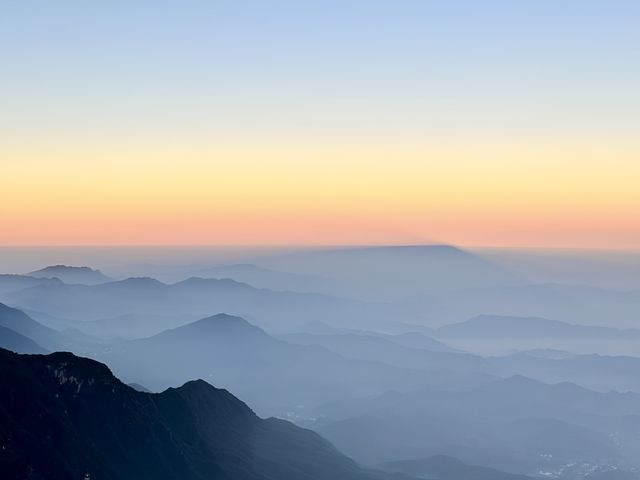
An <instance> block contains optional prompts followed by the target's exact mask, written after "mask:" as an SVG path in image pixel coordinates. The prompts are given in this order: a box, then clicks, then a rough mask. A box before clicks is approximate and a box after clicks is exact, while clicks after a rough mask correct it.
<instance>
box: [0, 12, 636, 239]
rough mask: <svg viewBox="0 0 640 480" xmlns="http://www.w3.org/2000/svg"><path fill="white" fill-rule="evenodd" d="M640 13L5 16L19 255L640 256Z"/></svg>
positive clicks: (7, 180) (0, 227) (3, 212)
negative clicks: (271, 247) (519, 251)
mask: <svg viewBox="0 0 640 480" xmlns="http://www.w3.org/2000/svg"><path fill="white" fill-rule="evenodd" d="M639 24H640V2H637V1H635V0H634V1H616V0H607V1H602V0H599V1H588V0H587V1H585V0H574V1H572V0H565V1H557V0H553V1H551V0H547V1H545V0H536V1H524V0H523V1H513V0H509V1H492V0H486V1H481V2H480V1H476V0H468V1H458V0H441V1H428V0H421V1H408V0H397V1H395V0H394V1H391V0H387V1H378V0H366V1H364V0H363V1H356V0H354V1H349V0H342V1H336V2H333V1H315V2H312V1H303V0H298V1H266V0H265V1H241V0H229V1H213V0H211V1H202V2H199V1H180V2H178V1H175V2H163V1H153V2H144V1H136V2H132V1H126V2H119V1H108V2H86V1H79V0H78V1H65V0H60V1H56V2H52V1H46V2H45V1H43V2H34V1H29V0H20V1H12V0H9V1H4V2H2V5H1V6H0V61H1V65H2V67H1V71H0V108H1V109H2V114H1V115H0V167H1V168H0V244H4V245H64V244H74V245H75V244H251V245H259V244H286V245H294V244H380V243H396V244H397V243H425V242H426V243H428V242H451V243H456V244H460V245H469V246H533V247H544V246H555V247H597V248H635V249H637V248H640V89H639V88H638V85H640V29H639V28H638V25H639Z"/></svg>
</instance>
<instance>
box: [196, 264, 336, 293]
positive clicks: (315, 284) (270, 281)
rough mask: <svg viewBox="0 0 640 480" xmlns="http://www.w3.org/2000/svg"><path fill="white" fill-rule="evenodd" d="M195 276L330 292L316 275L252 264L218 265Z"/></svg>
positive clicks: (271, 286)
mask: <svg viewBox="0 0 640 480" xmlns="http://www.w3.org/2000/svg"><path fill="white" fill-rule="evenodd" d="M194 275H196V276H198V277H203V278H219V279H222V278H230V279H233V280H236V281H238V282H243V283H248V284H249V285H253V286H254V287H257V288H268V289H270V290H289V291H293V292H317V293H321V292H326V291H327V290H330V287H329V285H328V282H327V280H326V279H323V278H321V277H318V276H316V275H303V274H298V273H290V272H283V271H279V270H274V269H271V268H264V267H261V266H259V265H253V264H250V263H240V264H230V265H217V266H214V267H208V268H203V269H199V270H197V271H195V272H194Z"/></svg>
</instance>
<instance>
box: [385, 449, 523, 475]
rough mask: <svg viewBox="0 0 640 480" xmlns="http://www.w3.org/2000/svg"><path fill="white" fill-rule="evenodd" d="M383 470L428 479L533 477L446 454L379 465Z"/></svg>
mask: <svg viewBox="0 0 640 480" xmlns="http://www.w3.org/2000/svg"><path fill="white" fill-rule="evenodd" d="M381 468H382V469H383V470H386V471H388V472H393V473H405V474H408V475H415V476H416V477H418V478H428V479H430V480H457V479H460V480H461V479H464V480H532V478H533V477H529V476H526V475H518V474H512V473H506V472H501V471H500V470H496V469H495V468H489V467H482V466H478V465H468V464H466V463H464V462H462V461H460V460H458V459H457V458H453V457H449V456H447V455H434V456H433V457H429V458H423V459H417V460H398V461H394V462H386V463H384V464H382V465H381Z"/></svg>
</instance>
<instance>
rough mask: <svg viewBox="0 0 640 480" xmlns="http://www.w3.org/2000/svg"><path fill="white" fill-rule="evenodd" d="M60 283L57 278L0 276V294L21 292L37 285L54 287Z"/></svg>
mask: <svg viewBox="0 0 640 480" xmlns="http://www.w3.org/2000/svg"><path fill="white" fill-rule="evenodd" d="M59 283H62V281H61V280H60V279H58V278H36V277H30V276H29V275H15V274H0V294H2V293H7V292H12V291H17V290H21V289H23V288H30V287H36V286H39V285H56V284H59Z"/></svg>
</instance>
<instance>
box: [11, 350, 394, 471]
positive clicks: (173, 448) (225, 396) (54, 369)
mask: <svg viewBox="0 0 640 480" xmlns="http://www.w3.org/2000/svg"><path fill="white" fill-rule="evenodd" d="M0 377H2V382H0V439H2V449H1V450H0V471H2V478H3V479H7V480H18V479H24V478H30V479H43V480H44V479H47V480H63V479H69V478H83V476H84V474H85V473H88V474H90V475H91V477H92V478H95V479H107V478H108V479H110V480H134V479H138V478H154V479H158V480H163V479H166V480H170V479H171V480H173V479H178V478H179V479H181V480H202V479H204V478H209V479H214V478H215V479H220V480H305V479H307V480H335V479H341V480H374V479H382V478H386V476H385V474H383V473H378V472H374V471H369V470H365V469H364V468H361V467H359V466H358V465H357V464H355V463H354V462H353V461H352V460H350V459H348V458H347V457H345V456H343V455H341V454H340V453H339V452H338V451H337V450H336V449H335V448H334V447H333V446H331V445H330V444H329V443H328V442H327V441H325V440H323V439H322V438H321V437H319V436H318V435H317V434H315V433H313V432H311V431H309V430H303V429H301V428H298V427H296V426H294V425H293V424H291V423H288V422H286V421H283V420H277V419H274V418H270V419H267V420H262V419H260V418H258V417H257V416H256V415H255V414H254V413H253V412H252V411H251V409H250V408H249V407H248V406H247V405H245V404H244V403H243V402H241V401H240V400H238V399H237V398H235V397H234V396H233V395H232V394H230V393H229V392H227V391H226V390H221V389H217V388H214V387H212V386H211V385H209V384H208V383H206V382H204V381H202V380H196V381H190V382H188V383H186V384H184V385H183V386H182V387H180V388H171V389H168V390H166V391H164V392H162V393H158V394H152V393H143V392H138V391H136V390H134V389H133V388H130V387H128V386H126V385H125V384H123V383H122V382H120V381H119V380H118V379H117V378H116V377H114V376H113V375H112V374H111V372H110V371H109V369H108V368H107V367H106V366H105V365H102V364H100V363H98V362H95V361H92V360H88V359H84V358H80V357H76V356H74V355H72V354H70V353H54V354H51V355H46V356H41V355H18V354H15V353H11V352H9V351H7V350H1V349H0Z"/></svg>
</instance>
